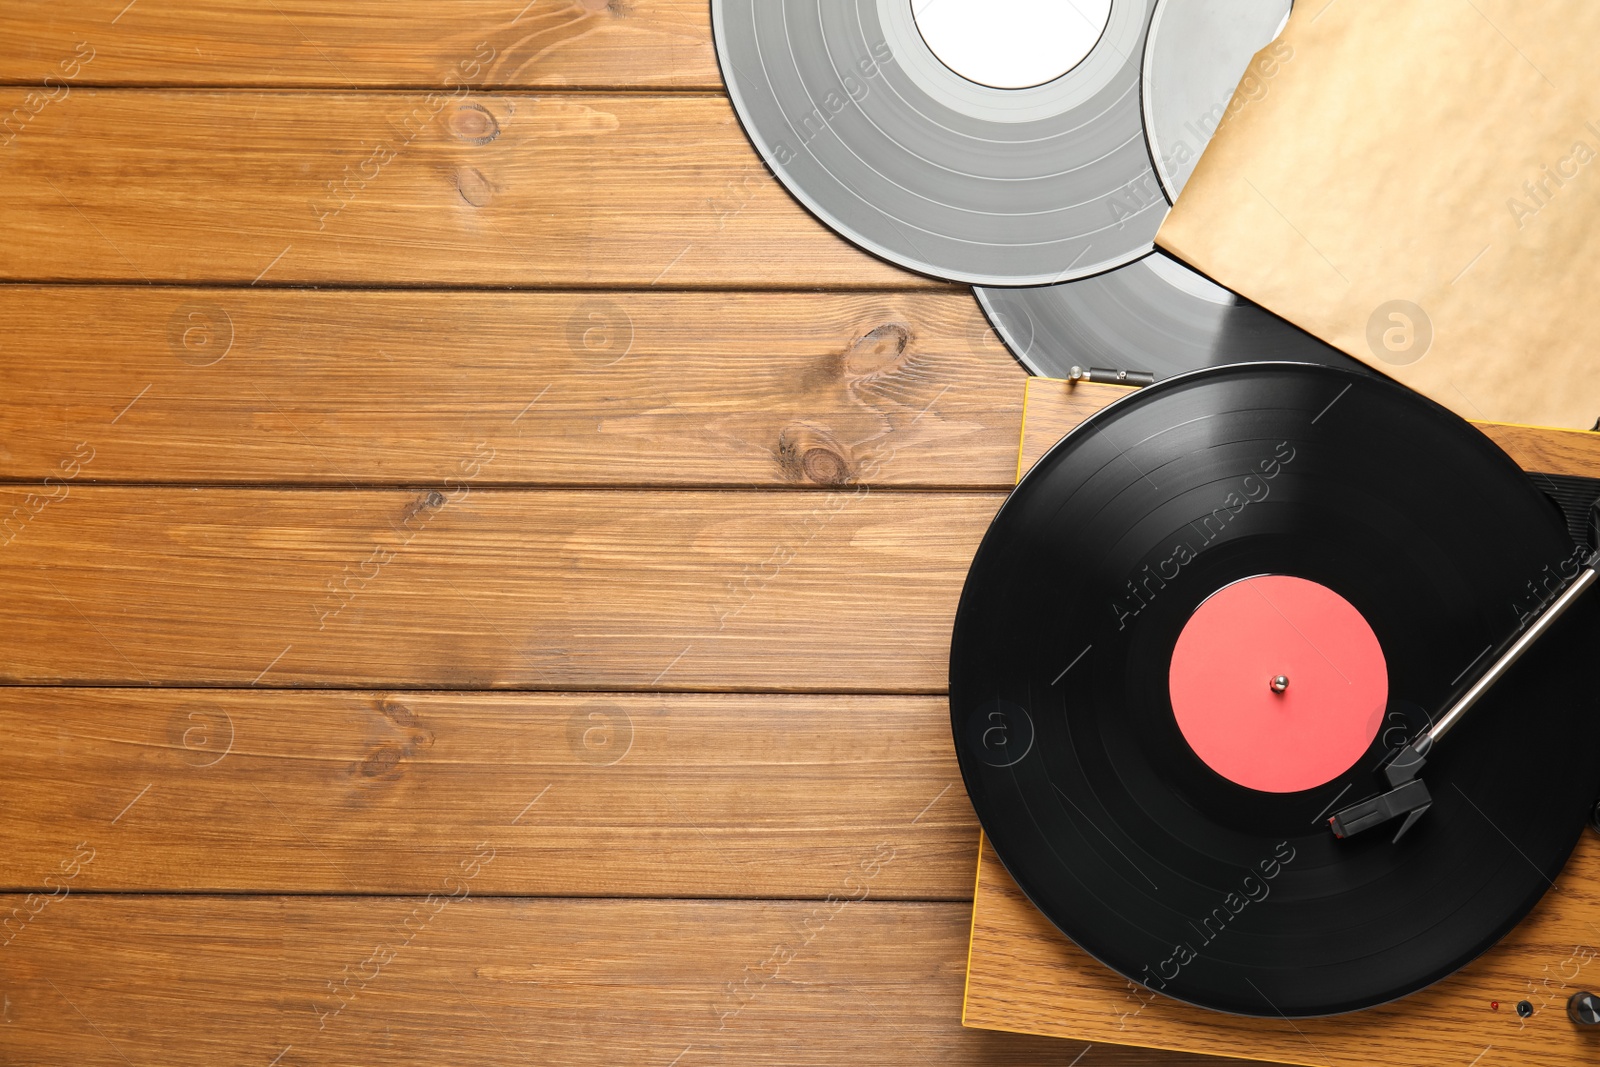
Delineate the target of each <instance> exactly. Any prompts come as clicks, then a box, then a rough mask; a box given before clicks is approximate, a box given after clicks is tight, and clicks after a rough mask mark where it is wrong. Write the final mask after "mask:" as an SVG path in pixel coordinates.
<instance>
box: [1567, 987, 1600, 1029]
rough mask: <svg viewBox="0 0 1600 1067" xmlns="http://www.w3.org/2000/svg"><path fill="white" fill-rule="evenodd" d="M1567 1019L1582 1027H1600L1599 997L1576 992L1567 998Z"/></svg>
mask: <svg viewBox="0 0 1600 1067" xmlns="http://www.w3.org/2000/svg"><path fill="white" fill-rule="evenodd" d="M1567 1018H1569V1019H1571V1020H1572V1021H1573V1022H1574V1023H1576V1024H1577V1025H1579V1026H1583V1027H1590V1026H1600V997H1597V996H1595V995H1594V994H1593V993H1585V992H1578V993H1574V994H1572V996H1570V997H1568V998H1567Z"/></svg>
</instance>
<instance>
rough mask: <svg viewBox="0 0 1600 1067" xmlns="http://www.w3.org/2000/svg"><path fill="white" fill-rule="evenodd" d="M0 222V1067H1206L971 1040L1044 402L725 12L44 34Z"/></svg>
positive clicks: (418, 11) (453, 11)
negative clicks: (782, 174)
mask: <svg viewBox="0 0 1600 1067" xmlns="http://www.w3.org/2000/svg"><path fill="white" fill-rule="evenodd" d="M0 213H3V221H4V234H5V236H4V239H3V240H0V324H3V332H0V351H3V356H0V590H4V595H3V597H0V683H3V688H0V721H3V723H4V726H5V730H4V737H5V749H4V755H3V759H4V763H3V770H0V803H3V810H4V814H5V818H4V819H3V820H0V878H3V882H4V884H3V889H4V891H5V893H4V900H0V915H5V916H7V917H6V918H5V919H4V920H3V933H0V945H3V947H0V1062H3V1063H6V1064H64V1063H71V1064H112V1065H116V1064H141V1065H142V1064H157V1063H160V1064H207V1065H210V1064H215V1063H232V1064H259V1065H261V1067H268V1065H272V1064H277V1065H282V1067H292V1065H299V1064H339V1063H383V1064H419V1065H420V1064H442V1063H468V1062H470V1063H475V1064H524V1063H541V1064H607V1065H613V1064H626V1065H633V1064H638V1065H657V1067H673V1065H678V1067H695V1065H697V1064H702V1063H728V1064H757V1063H760V1064H768V1063H770V1064H796V1063H806V1064H812V1063H815V1064H850V1065H858V1064H863V1063H871V1064H906V1065H913V1064H914V1065H922V1064H990V1063H993V1064H1068V1063H1075V1062H1079V1060H1078V1059H1075V1057H1081V1061H1082V1062H1083V1063H1084V1064H1085V1065H1086V1067H1094V1065H1096V1064H1133V1063H1142V1064H1198V1063H1202V1062H1209V1061H1201V1060H1197V1059H1194V1058H1192V1057H1181V1056H1173V1055H1168V1054H1156V1053H1142V1052H1138V1051H1131V1050H1119V1049H1115V1048H1112V1047H1095V1048H1093V1049H1091V1050H1088V1051H1085V1049H1084V1047H1083V1046H1082V1045H1081V1044H1075V1043H1070V1042H1056V1041H1049V1040H1045V1039H1039V1038H1028V1037H1020V1036H1013V1035H1006V1034H999V1033H993V1032H988V1031H976V1030H963V1029H962V1028H961V1026H960V1024H959V1018H960V1004H961V990H962V979H963V973H964V965H965V953H966V942H967V931H968V924H969V920H970V900H971V895H972V878H973V869H974V861H975V856H976V851H975V850H976V845H977V839H978V833H977V824H976V821H975V819H974V817H973V814H972V810H971V808H970V806H969V805H968V803H967V800H966V797H965V795H964V793H963V791H962V787H961V783H960V779H959V775H958V772H957V769H956V765H955V760H954V756H953V753H952V751H951V748H950V743H949V734H948V725H947V723H948V717H947V709H946V707H945V702H944V697H943V695H942V694H943V690H944V685H945V666H946V652H947V643H948V639H949V630H950V620H951V614H952V611H953V608H954V605H955V602H956V598H957V596H958V594H959V591H960V586H961V582H962V579H963V577H964V575H965V572H966V567H967V563H968V561H969V559H970V556H971V553H972V551H973V549H974V547H975V546H976V544H977V542H978V539H979V538H980V537H981V535H982V533H983V530H984V527H985V526H986V524H987V522H988V520H989V518H990V517H991V516H992V515H993V513H994V511H995V509H996V507H997V506H998V505H999V503H1000V501H1001V499H1002V498H1003V495H1004V491H1005V489H1006V488H1007V486H1008V485H1009V484H1010V483H1011V481H1012V478H1013V476H1014V465H1015V457H1016V444H1017V436H1018V427H1019V416H1020V409H1021V402H1022V381H1023V374H1022V372H1021V370H1020V369H1019V368H1018V367H1017V366H1016V364H1015V363H1014V362H1013V361H1012V360H1011V358H1010V357H1009V356H1008V355H1007V354H1006V353H1005V351H1004V350H1003V349H1002V348H1001V347H1000V345H999V344H998V342H997V341H996V339H995V338H994V337H993V335H992V333H991V332H990V331H989V329H988V328H987V326H986V325H985V323H984V321H983V318H982V316H981V314H980V313H979V311H978V308H977V306H976V305H975V303H974V302H973V299H972V297H971V295H970V293H968V292H967V291H965V290H963V289H961V288H959V287H953V286H948V285H944V284H942V283H938V282H935V281H931V280H929V279H926V278H921V277H918V276H915V275H911V274H907V273H905V272H903V271H900V270H898V269H896V268H893V267H890V266H888V265H886V264H884V263H882V262H879V261H877V260H875V259H873V258H871V257H869V256H867V255H865V254H863V253H860V252H858V251H856V250H855V249H854V248H852V247H851V246H849V245H848V244H846V243H845V242H843V241H841V240H840V239H838V238H836V237H835V236H833V235H832V234H831V233H830V232H829V231H827V230H826V229H825V228H824V227H822V226H821V225H819V224H818V223H817V222H816V221H815V220H813V219H812V218H811V217H810V216H809V215H807V214H806V213H805V212H804V211H803V210H802V209H800V208H799V207H798V206H797V205H796V204H795V203H794V201H792V200H791V199H790V198H789V197H788V196H787V194H786V193H785V192H784V191H783V189H782V188H781V187H780V186H779V185H778V184H777V183H776V182H775V181H774V180H773V179H772V177H771V176H770V174H768V173H767V171H766V170H765V168H764V167H763V166H762V164H761V162H760V160H759V159H758V158H757V156H756V155H755V153H754V152H753V151H752V149H751V148H750V147H749V145H748V143H747V142H746V140H745V139H744V137H743V135H742V134H741V131H740V128H739V126H738V123H737V121H736V120H735V118H734V115H733V112H732V111H731V109H730V107H729V104H728V101H727V98H726V96H725V94H724V93H723V90H722V86H721V81H720V78H719V76H718V73H717V68H716V63H715V60H714V57H713V53H712V48H711V43H710V26H709V15H708V11H707V5H706V3H705V0H610V2H605V0H533V2H532V3H528V2H526V0H511V2H501V0H451V2H449V3H439V2H430V3H423V2H420V0H133V2H131V3H130V2H128V0H75V2H73V3H70V4H68V3H63V2H61V0H7V2H6V3H5V4H4V5H3V6H0Z"/></svg>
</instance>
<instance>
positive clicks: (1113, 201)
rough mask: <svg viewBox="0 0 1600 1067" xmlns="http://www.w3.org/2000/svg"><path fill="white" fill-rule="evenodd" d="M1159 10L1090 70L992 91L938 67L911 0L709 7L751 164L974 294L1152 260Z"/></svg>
mask: <svg viewBox="0 0 1600 1067" xmlns="http://www.w3.org/2000/svg"><path fill="white" fill-rule="evenodd" d="M1154 5H1155V0H1116V2H1114V3H1113V4H1112V5H1111V8H1110V21H1109V22H1108V24H1107V25H1106V27H1105V29H1104V32H1103V33H1101V35H1100V37H1099V38H1098V40H1097V41H1096V42H1095V43H1094V45H1093V47H1092V48H1091V50H1090V51H1089V53H1088V55H1087V56H1085V57H1084V59H1083V60H1082V61H1081V62H1079V63H1078V64H1077V65H1076V66H1074V67H1073V68H1072V69H1070V70H1068V71H1067V72H1066V73H1065V74H1062V75H1061V76H1060V77H1058V78H1055V79H1053V80H1052V81H1049V82H1046V83H1044V84H1041V85H1037V86H1033V87H1029V88H1019V89H999V88H992V87H990V86H985V85H979V84H978V83H976V82H973V81H969V80H967V79H966V78H963V77H961V76H960V75H958V74H956V73H955V72H953V71H952V70H950V69H949V68H948V67H946V66H945V65H944V64H943V63H942V62H940V60H939V59H938V58H937V57H936V56H935V55H934V53H933V52H932V50H931V49H930V48H929V47H928V45H927V43H926V42H925V41H924V40H923V38H922V36H921V33H920V31H919V30H918V28H917V25H916V21H915V17H914V15H913V12H912V5H911V3H909V2H908V0H712V4H711V19H712V30H713V33H714V36H715V39H716V47H717V60H718V62H719V64H720V65H721V68H722V76H723V80H724V82H726V83H727V86H728V93H729V96H730V97H731V98H732V101H733V106H734V109H735V111H736V112H737V113H738V116H739V119H740V121H741V122H742V123H743V125H744V129H745V132H746V133H747V134H748V135H749V137H750V140H751V142H752V143H753V144H754V145H755V147H756V150H757V151H758V152H760V154H761V157H762V159H763V160H764V161H765V162H766V164H767V165H768V166H769V167H770V168H771V169H772V171H773V173H774V174H776V175H777V177H778V178H779V180H781V181H782V182H783V183H784V185H785V186H787V187H788V189H789V191H790V192H791V193H792V194H793V195H794V196H795V198H796V199H798V200H799V201H800V202H801V203H802V204H804V205H805V206H806V207H807V208H808V209H810V210H811V211H812V212H813V213H814V214H816V215H817V217H818V218H820V219H821V220H822V221H823V222H824V223H826V224H827V225H828V226H830V227H832V228H833V229H834V230H835V231H837V232H838V233H840V234H842V235H843V236H845V237H847V238H849V239H850V240H852V241H854V242H855V243H856V244H858V245H860V246H861V247H863V248H865V249H867V250H868V251H870V252H873V253H875V254H877V255H879V256H882V257H883V258H885V259H887V260H889V261H891V262H893V263H897V264H899V265H901V266H903V267H908V268H910V269H911V270H915V271H920V272H923V273H925V274H931V275H934V276H936V277H940V278H946V279H949V280H952V281H959V282H968V283H972V284H982V285H1041V284H1048V283H1052V282H1059V281H1064V280H1066V279H1069V278H1079V277H1085V276H1087V275H1090V274H1095V273H1098V272H1099V271H1103V270H1107V269H1109V268H1111V267H1115V266H1118V265H1119V264H1122V263H1128V262H1131V261H1132V260H1134V259H1137V258H1138V257H1140V256H1142V255H1144V254H1145V253H1147V252H1149V251H1150V249H1151V247H1152V242H1153V241H1154V239H1155V234H1156V229H1157V228H1158V227H1159V226H1160V225H1161V220H1162V219H1163V218H1164V217H1165V216H1166V213H1167V208H1168V205H1167V201H1166V198H1165V196H1163V195H1162V193H1161V184H1160V180H1159V179H1158V178H1157V176H1156V174H1155V170H1154V165H1153V163H1152V161H1151V157H1150V151H1149V147H1148V145H1147V144H1146V141H1145V132H1144V119H1143V115H1142V105H1141V98H1140V75H1141V64H1142V60H1143V55H1144V51H1145V38H1146V34H1147V32H1148V29H1149V24H1150V18H1151V13H1152V11H1153V9H1154Z"/></svg>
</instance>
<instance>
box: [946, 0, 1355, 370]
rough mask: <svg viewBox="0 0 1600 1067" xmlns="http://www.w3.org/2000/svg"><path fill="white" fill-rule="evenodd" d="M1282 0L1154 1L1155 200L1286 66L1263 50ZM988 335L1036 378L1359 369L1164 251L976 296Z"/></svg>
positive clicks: (1150, 77)
mask: <svg viewBox="0 0 1600 1067" xmlns="http://www.w3.org/2000/svg"><path fill="white" fill-rule="evenodd" d="M1289 9H1290V0H1160V2H1159V3H1158V4H1157V6H1156V11H1155V14H1154V16H1153V18H1152V19H1151V28H1150V33H1149V35H1148V40H1147V42H1146V46H1145V54H1144V72H1143V78H1142V87H1143V92H1142V95H1143V112H1144V121H1145V125H1146V128H1147V130H1148V137H1149V143H1150V150H1151V153H1152V155H1153V157H1154V158H1155V160H1156V161H1157V164H1156V173H1157V175H1158V177H1159V179H1160V183H1161V188H1162V191H1163V197H1162V207H1161V211H1160V214H1161V215H1162V216H1163V217H1165V215H1166V211H1167V208H1168V206H1169V202H1170V201H1174V200H1176V199H1177V196H1178V193H1179V191H1181V189H1182V188H1183V184H1184V182H1186V181H1187V180H1188V178H1189V175H1190V174H1191V173H1192V172H1193V170H1194V165H1195V162H1196V161H1197V160H1198V159H1199V158H1200V154H1201V152H1203V151H1204V150H1205V146H1206V144H1207V143H1209V141H1210V139H1211V135H1212V134H1213V133H1215V132H1216V129H1217V126H1218V125H1219V123H1220V122H1221V121H1222V118H1223V116H1224V114H1225V112H1226V111H1227V109H1228V106H1229V103H1230V102H1231V101H1232V100H1233V99H1234V91H1235V89H1236V88H1238V89H1240V90H1241V92H1240V100H1241V101H1242V102H1243V106H1248V102H1249V100H1251V99H1252V98H1256V97H1257V96H1258V94H1260V93H1264V92H1267V91H1268V85H1269V84H1270V79H1271V77H1272V76H1273V75H1274V74H1275V73H1276V70H1277V65H1278V64H1279V63H1281V62H1282V61H1283V60H1284V58H1286V57H1284V56H1281V55H1277V54H1275V51H1274V50H1273V49H1268V50H1267V51H1266V52H1264V53H1262V55H1261V58H1260V59H1257V60H1255V62H1254V63H1252V59H1254V58H1255V57H1256V54H1257V53H1258V52H1260V51H1261V50H1262V49H1263V48H1265V47H1266V46H1268V45H1270V44H1271V43H1272V40H1273V38H1275V37H1276V36H1277V34H1278V32H1279V31H1280V30H1281V29H1282V28H1283V24H1284V22H1285V21H1286V20H1287V19H1288V15H1289ZM976 293H977V297H978V302H979V304H981V305H982V307H983V309H984V312H985V313H986V314H987V315H988V316H989V320H990V322H992V323H993V324H994V327H995V330H996V332H998V333H999V334H1000V337H1001V339H1002V340H1003V341H1005V343H1006V345H1007V347H1009V348H1010V349H1011V351H1012V352H1013V353H1014V354H1015V355H1016V357H1017V358H1018V359H1019V360H1020V361H1021V362H1022V364H1023V365H1024V366H1025V367H1027V368H1028V369H1029V370H1030V371H1032V372H1033V373H1035V374H1042V375H1046V376H1049V377H1066V376H1067V374H1068V372H1069V371H1070V369H1071V368H1072V367H1074V366H1081V367H1103V368H1107V369H1113V370H1132V371H1147V372H1150V373H1152V374H1154V375H1155V376H1156V377H1157V378H1165V377H1168V376H1170V375H1173V374H1179V373H1182V372H1184V371H1189V370H1195V369H1197V368H1200V367H1208V366H1218V365H1222V364H1227V363H1241V362H1251V361H1257V360H1294V361H1298V362H1305V363H1321V364H1325V365H1329V366H1340V367H1347V368H1361V366H1362V365H1361V364H1360V363H1358V362H1357V361H1356V360H1354V359H1351V358H1350V357H1349V356H1346V355H1345V354H1344V353H1342V352H1340V351H1338V350H1337V349H1335V348H1333V347H1331V346H1329V345H1326V344H1324V343H1322V342H1321V341H1319V340H1317V339H1316V338H1315V337H1312V336H1311V335H1310V334H1308V333H1306V332H1304V331H1303V330H1300V329H1299V328H1298V327H1296V326H1293V325H1291V324H1290V323H1288V322H1285V321H1284V320H1283V319H1280V318H1278V317H1277V316H1275V315H1272V314H1271V313H1269V312H1267V311H1265V310H1263V309H1262V308H1260V307H1258V306H1256V305H1255V304H1252V303H1250V302H1249V301H1247V300H1244V299H1243V298H1242V297H1239V296H1238V295H1236V294H1234V293H1231V292H1229V291H1228V290H1226V289H1224V288H1222V287H1221V286H1218V285H1216V284H1215V283H1213V282H1212V281H1210V280H1209V279H1207V278H1205V277H1204V276H1202V275H1200V274H1197V273H1195V272H1194V271H1192V270H1190V269H1189V268H1187V267H1185V266H1184V265H1183V264H1181V263H1179V262H1178V261H1177V260H1175V259H1172V258H1170V257H1168V256H1167V255H1165V254H1164V253H1161V252H1151V253H1149V254H1147V255H1146V256H1145V257H1144V258H1142V259H1140V260H1138V261H1137V262H1135V263H1130V264H1128V265H1126V266H1123V267H1119V268H1117V269H1115V270H1111V271H1108V272H1105V273H1102V274H1100V275H1098V276H1096V277H1091V278H1081V279H1078V280H1075V281H1068V282H1064V283H1062V284H1059V285H1049V286H1042V287H1037V288H1028V289H1001V288H979V289H977V290H976Z"/></svg>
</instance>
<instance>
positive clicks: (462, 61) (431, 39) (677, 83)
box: [0, 0, 722, 89]
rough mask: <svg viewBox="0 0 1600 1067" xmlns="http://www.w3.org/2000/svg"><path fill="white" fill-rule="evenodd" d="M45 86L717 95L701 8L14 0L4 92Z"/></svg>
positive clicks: (486, 1)
mask: <svg viewBox="0 0 1600 1067" xmlns="http://www.w3.org/2000/svg"><path fill="white" fill-rule="evenodd" d="M135 4H137V6H135ZM80 43H86V44H87V45H88V46H89V47H88V49H85V50H83V51H79V49H78V46H79V44H80ZM85 56H86V57H89V58H88V60H87V61H86V62H85V61H84V60H83V59H82V58H81V57H85ZM72 60H77V61H76V62H72ZM63 64H65V65H63ZM46 77H52V78H53V81H52V83H50V84H51V85H52V87H53V85H54V84H56V83H64V84H66V85H67V86H68V88H69V89H70V88H71V87H72V86H90V85H146V86H179V85H206V86H245V87H253V86H325V87H328V88H334V89H348V88H412V87H421V88H450V87H452V86H454V85H455V84H457V82H458V81H461V80H468V81H471V82H473V83H475V84H477V85H479V86H481V87H489V86H494V87H502V88H535V87H538V88H544V87H562V86H597V87H604V88H612V87H619V88H620V87H657V88H667V87H671V88H697V89H720V88H721V87H722V79H721V77H720V75H719V74H718V71H717V62H716V57H715V56H714V55H713V52H712V47H711V19H710V10H709V7H708V6H707V5H706V4H705V3H703V2H700V0H628V2H627V3H608V2H607V0H538V2H537V3H529V2H528V0H451V2H450V3H449V4H438V3H429V2H425V0H322V2H318V0H273V2H272V3H270V4H260V3H252V2H249V0H142V2H141V0H134V3H129V2H128V0H77V2H75V3H72V4H61V3H55V2H52V0H10V2H8V3H7V4H5V5H4V6H3V7H0V82H5V83H12V84H31V85H38V84H41V83H43V82H44V79H45V78H46Z"/></svg>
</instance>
